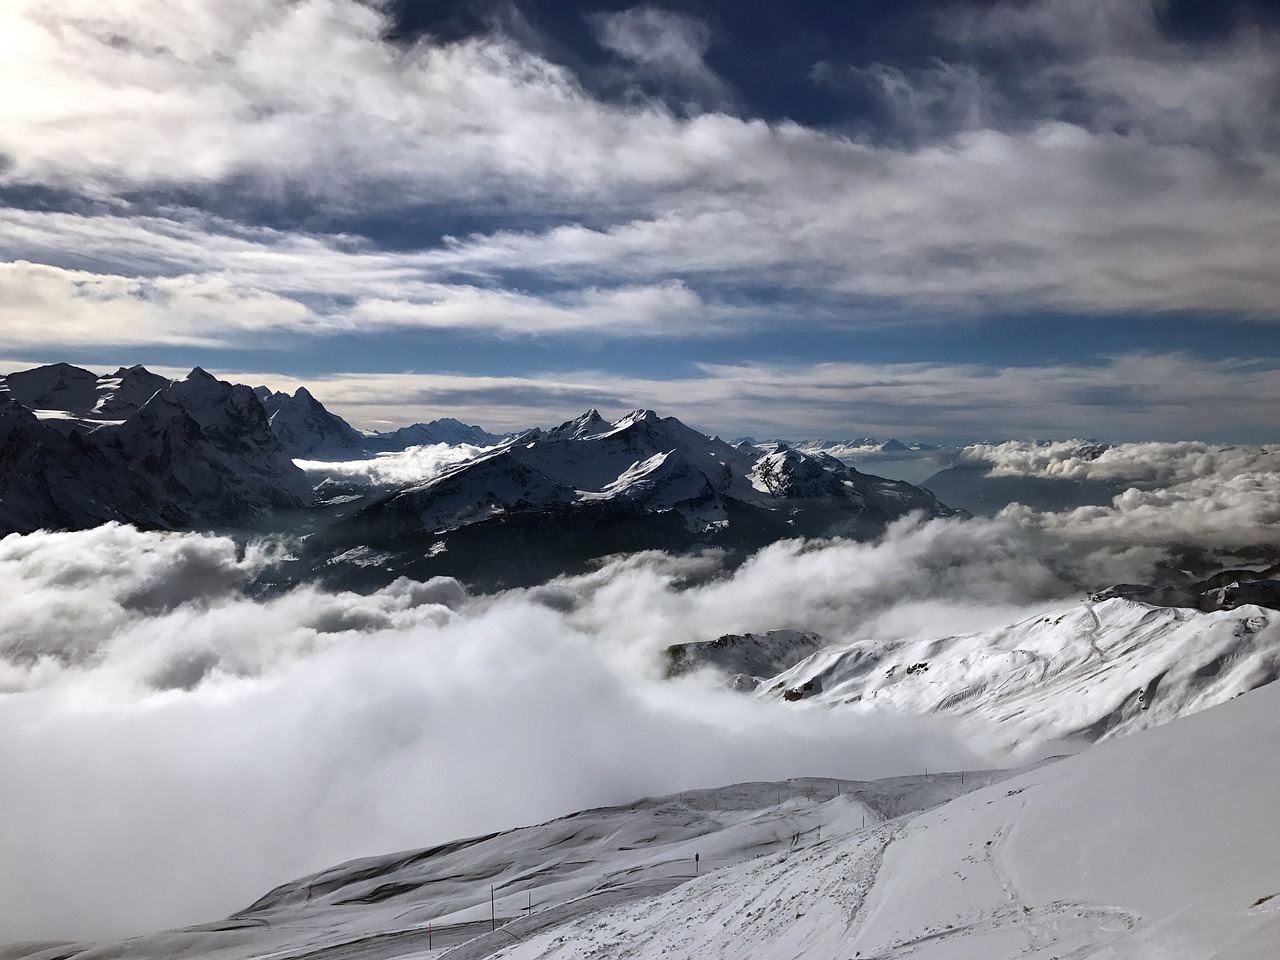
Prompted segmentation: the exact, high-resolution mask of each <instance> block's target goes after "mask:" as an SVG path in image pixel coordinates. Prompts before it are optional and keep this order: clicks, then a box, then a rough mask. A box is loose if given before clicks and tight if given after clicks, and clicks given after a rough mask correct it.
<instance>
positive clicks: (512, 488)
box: [307, 410, 954, 586]
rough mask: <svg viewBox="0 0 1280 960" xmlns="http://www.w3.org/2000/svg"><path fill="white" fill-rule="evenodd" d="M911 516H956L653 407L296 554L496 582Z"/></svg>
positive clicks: (492, 460)
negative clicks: (620, 558)
mask: <svg viewBox="0 0 1280 960" xmlns="http://www.w3.org/2000/svg"><path fill="white" fill-rule="evenodd" d="M914 510H919V511H923V512H925V513H926V514H928V515H930V516H946V515H951V514H952V513H954V511H952V510H950V509H949V508H948V507H946V506H944V505H943V504H941V503H939V502H938V501H937V499H936V498H934V497H933V496H932V495H930V494H928V493H926V492H924V491H922V490H920V489H919V488H916V487H913V486H911V485H910V484H907V483H903V482H900V481H894V480H884V479H882V478H879V477H872V476H868V475H866V474H862V473H859V472H858V471H857V470H854V469H853V468H851V467H848V466H846V465H844V464H842V463H840V462H839V461H837V460H835V459H833V458H831V457H827V456H824V455H818V456H811V455H808V454H804V453H801V452H799V451H796V450H791V449H789V448H776V449H774V450H772V452H768V453H762V452H761V451H760V450H757V449H754V448H751V447H733V446H730V445H729V444H727V443H725V442H724V441H722V440H717V439H714V438H711V437H707V436H704V435H703V434H701V433H699V432H697V431H696V430H693V429H691V428H690V427H687V426H686V425H685V424H683V423H681V422H680V421H679V420H677V419H675V418H674V417H665V418H664V417H659V416H658V415H657V414H656V413H654V412H653V411H652V410H635V411H633V412H631V413H629V414H627V415H626V416H625V417H622V418H621V419H619V420H617V421H614V422H613V423H610V422H608V421H606V420H604V419H603V418H602V417H600V415H599V414H598V413H597V412H596V411H594V410H591V411H588V412H587V413H585V414H583V415H582V416H581V417H579V418H577V419H575V420H570V421H568V422H566V423H564V424H561V425H560V426H558V427H556V428H554V429H552V430H546V431H543V430H539V429H534V430H531V431H529V432H528V433H525V434H522V435H521V436H519V437H517V438H514V439H512V440H510V441H508V442H507V443H505V444H503V445H501V446H499V447H498V448H496V449H494V450H493V451H491V452H489V453H486V454H484V455H483V456H480V457H478V458H477V459H474V460H470V461H466V462H464V463H461V464H458V465H457V466H455V467H453V468H452V469H450V470H448V471H447V472H445V473H444V474H443V475H441V476H437V477H434V478H432V479H430V480H427V481H424V482H422V483H418V484H414V485H411V486H409V487H406V488H404V489H402V490H399V491H397V492H395V493H393V494H391V495H389V496H386V497H383V498H382V499H380V500H377V501H376V502H374V503H371V504H369V505H368V506H365V507H364V508H363V509H361V510H359V511H358V512H356V513H354V514H353V515H352V516H350V517H348V518H345V519H343V520H342V521H340V522H339V523H338V524H336V525H335V526H334V527H332V528H330V529H329V530H327V531H325V532H323V533H322V534H319V535H317V536H316V537H313V538H312V539H311V540H310V541H309V543H308V548H307V552H308V557H309V560H310V562H311V563H313V564H314V565H315V566H316V567H318V568H320V569H322V570H325V571H327V573H328V574H329V575H331V576H335V577H338V578H342V577H352V576H353V577H355V578H356V579H357V580H368V579H369V578H381V579H394V578H395V577H396V576H401V575H404V576H410V577H414V578H419V579H421V578H425V577H428V576H432V575H435V574H438V573H439V574H445V573H447V574H448V575H451V576H456V577H459V578H461V579H463V580H467V581H469V582H471V583H473V584H479V585H482V586H496V585H499V584H508V585H510V584H515V583H533V582H538V581H540V580H543V579H546V578H547V577H549V576H554V575H556V574H559V573H564V572H566V571H569V570H580V569H584V568H585V566H586V565H587V564H589V562H590V561H592V560H594V559H596V558H599V557H603V556H606V555H609V554H614V553H621V552H625V551H634V550H646V549H663V550H672V551H683V550H688V549H693V548H695V547H699V546H719V547H724V548H727V549H732V550H747V549H754V548H756V547H759V546H762V545H764V544H766V543H769V542H772V541H774V540H778V539H783V538H789V537H796V536H836V535H846V536H871V535H874V534H876V533H878V532H879V531H881V530H883V529H884V527H885V525H886V524H887V523H889V522H890V521H892V520H894V519H896V518H897V517H900V516H903V515H904V514H906V513H909V512H911V511H914Z"/></svg>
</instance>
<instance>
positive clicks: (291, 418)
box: [253, 387, 368, 460]
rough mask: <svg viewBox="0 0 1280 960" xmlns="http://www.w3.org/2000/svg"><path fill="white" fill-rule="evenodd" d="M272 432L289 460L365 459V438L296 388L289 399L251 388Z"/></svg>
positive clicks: (303, 389) (304, 391)
mask: <svg viewBox="0 0 1280 960" xmlns="http://www.w3.org/2000/svg"><path fill="white" fill-rule="evenodd" d="M253 392H254V394H255V395H256V396H257V397H258V399H259V400H260V401H261V402H262V407H263V409H264V410H265V411H266V414H267V422H268V423H270V425H271V430H272V432H273V433H274V434H275V435H276V436H277V437H279V438H280V442H281V443H282V444H283V445H284V448H285V449H286V450H287V451H288V452H289V455H290V456H291V457H294V458H296V459H299V460H359V459H361V458H363V457H365V456H367V453H368V451H367V448H366V438H365V436H364V434H362V433H360V432H359V431H358V430H356V429H355V428H354V427H352V426H351V425H350V424H349V423H347V421H345V420H343V419H342V418H341V417H339V416H338V415H337V414H333V413H330V412H329V411H328V410H326V409H325V408H324V405H323V404H322V403H321V402H320V401H319V400H317V399H316V398H315V397H313V396H312V395H311V392H310V391H309V390H307V388H306V387H299V388H298V389H297V390H296V391H294V393H293V394H292V395H290V394H287V393H284V392H276V393H273V392H272V391H271V390H269V389H267V388H266V387H254V388H253Z"/></svg>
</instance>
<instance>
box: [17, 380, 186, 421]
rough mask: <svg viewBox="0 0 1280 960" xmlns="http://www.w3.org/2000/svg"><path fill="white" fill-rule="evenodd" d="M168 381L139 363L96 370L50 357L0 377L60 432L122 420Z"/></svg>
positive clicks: (40, 416)
mask: <svg viewBox="0 0 1280 960" xmlns="http://www.w3.org/2000/svg"><path fill="white" fill-rule="evenodd" d="M169 384H170V380H169V379H168V378H167V377H162V376H160V375H159V374H156V373H152V372H151V371H149V370H147V369H146V368H145V367H143V366H132V367H121V368H120V369H119V370H117V371H116V372H115V373H112V374H107V375H106V376H98V375H97V374H95V373H92V372H90V371H89V370H85V369H83V368H81V367H73V366H72V365H71V364H69V363H54V364H49V365H47V366H43V367H35V368H33V369H31V370H20V371H18V372H16V373H11V374H9V375H7V376H4V377H0V390H4V391H7V392H8V394H9V396H10V397H12V398H13V399H14V400H16V401H17V402H18V403H20V404H21V405H22V406H24V407H26V408H27V409H28V410H30V411H32V413H34V414H35V416H36V417H38V418H39V419H41V420H47V421H49V422H50V423H51V424H52V425H53V426H55V427H60V428H61V429H63V430H64V432H66V431H69V430H71V429H78V430H80V431H81V432H85V431H86V430H93V429H95V428H96V427H97V426H99V425H100V424H102V423H116V422H120V421H122V420H127V419H128V418H129V417H131V416H133V414H135V413H137V411H138V410H139V409H140V408H141V407H142V405H143V404H145V403H146V402H147V401H148V400H150V399H151V398H152V397H153V396H155V394H156V393H158V392H159V391H160V390H163V389H164V388H165V387H167V386H169Z"/></svg>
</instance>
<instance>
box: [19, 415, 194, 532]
mask: <svg viewBox="0 0 1280 960" xmlns="http://www.w3.org/2000/svg"><path fill="white" fill-rule="evenodd" d="M186 519H187V515H186V514H185V513H184V511H183V510H182V509H180V508H179V507H178V506H177V505H175V504H171V503H169V502H167V501H166V500H165V499H164V498H163V497H161V496H159V495H158V493H157V491H156V490H155V489H154V487H153V485H152V484H151V483H150V482H148V480H147V479H146V478H145V477H143V476H140V475H138V474H136V473H134V472H133V471H131V470H129V469H127V468H126V467H125V466H124V464H122V463H121V462H120V461H119V460H118V459H117V458H115V457H113V456H111V455H110V454H109V453H108V452H107V451H105V450H103V449H102V448H101V447H99V446H98V445H97V444H95V443H92V442H90V441H89V440H87V439H86V438H85V437H84V436H83V435H81V434H80V433H78V432H75V431H72V432H71V434H70V435H69V436H65V435H63V434H62V433H61V432H60V431H58V430H56V429H54V427H52V426H50V424H49V423H48V422H47V421H43V420H40V419H39V418H37V417H36V415H35V414H34V413H32V412H31V411H30V410H28V409H27V408H26V407H24V406H22V404H20V403H18V402H17V401H16V400H14V399H13V398H12V397H11V396H10V395H8V394H3V393H0V536H3V535H5V534H8V533H15V532H17V533H30V532H32V531H34V530H39V529H42V528H43V529H56V530H82V529H86V528H88V527H94V526H97V525H99V524H102V523H109V522H118V523H134V524H136V525H138V526H140V527H147V528H160V529H169V528H173V527H178V526H181V525H183V522H184V520H186Z"/></svg>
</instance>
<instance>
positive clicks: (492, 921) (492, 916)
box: [489, 884, 498, 930]
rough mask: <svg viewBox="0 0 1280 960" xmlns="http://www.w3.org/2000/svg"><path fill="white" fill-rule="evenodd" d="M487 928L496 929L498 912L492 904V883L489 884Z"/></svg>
mask: <svg viewBox="0 0 1280 960" xmlns="http://www.w3.org/2000/svg"><path fill="white" fill-rule="evenodd" d="M489 929H490V930H497V929H498V912H497V909H496V908H495V907H494V905H493V884H489Z"/></svg>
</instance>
